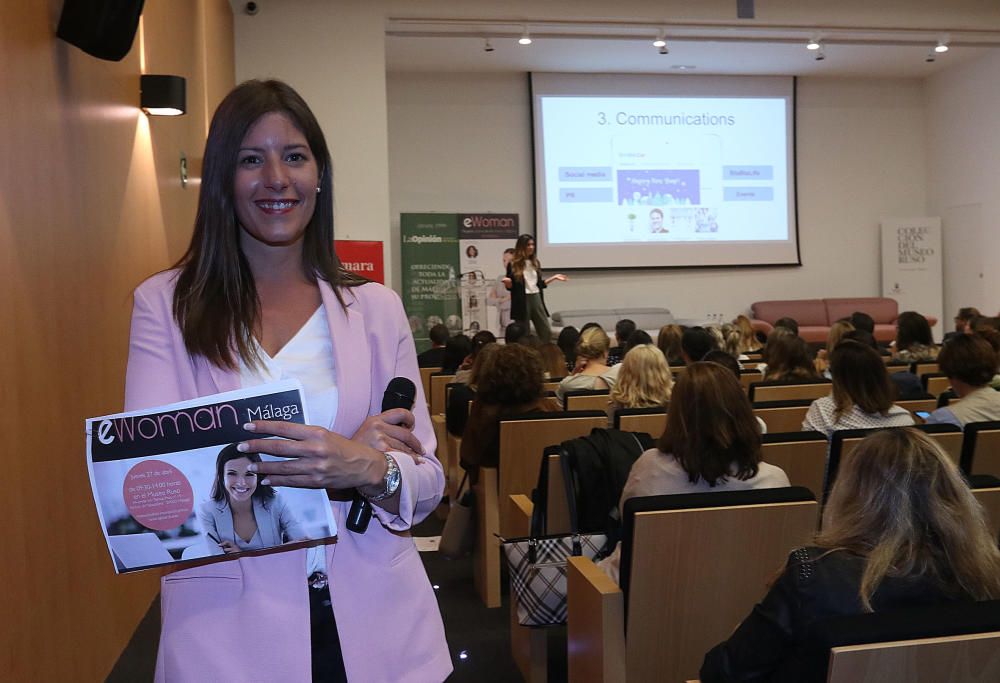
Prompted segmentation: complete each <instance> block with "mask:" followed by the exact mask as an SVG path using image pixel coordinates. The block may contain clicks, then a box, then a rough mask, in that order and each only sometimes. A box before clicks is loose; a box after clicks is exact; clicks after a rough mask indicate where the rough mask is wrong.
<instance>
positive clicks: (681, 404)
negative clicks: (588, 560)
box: [600, 362, 788, 582]
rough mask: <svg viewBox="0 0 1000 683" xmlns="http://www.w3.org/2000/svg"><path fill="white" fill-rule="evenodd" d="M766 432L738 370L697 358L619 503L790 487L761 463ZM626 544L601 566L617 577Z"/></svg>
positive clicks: (679, 382)
mask: <svg viewBox="0 0 1000 683" xmlns="http://www.w3.org/2000/svg"><path fill="white" fill-rule="evenodd" d="M760 442H761V439H760V431H759V430H758V428H757V421H756V420H755V419H754V416H753V412H752V411H751V409H750V402H749V401H748V400H747V397H746V394H744V393H743V388H742V387H741V386H740V383H739V381H738V380H737V379H736V378H735V377H733V373H732V372H730V371H729V370H727V369H726V368H724V367H723V366H721V365H718V364H716V363H706V362H700V363H692V364H690V365H688V367H687V370H685V371H684V374H682V375H681V376H680V378H678V380H677V383H676V384H675V385H674V390H673V394H672V395H671V397H670V410H668V411H667V428H666V430H665V431H664V432H663V435H662V436H661V437H660V440H659V441H658V442H657V444H656V448H652V449H650V450H648V451H646V452H645V453H643V454H642V455H640V456H639V459H638V460H636V461H635V464H633V465H632V469H631V471H630V472H629V475H628V480H627V481H626V482H625V488H624V489H623V490H622V496H621V501H620V503H619V508H620V509H621V508H624V506H625V501H626V500H628V499H629V498H637V497H639V496H662V495H667V494H672V493H704V492H708V491H743V490H746V489H762V488H777V487H781V486H788V477H787V476H786V475H785V473H784V471H782V470H781V469H780V468H778V467H775V466H774V465H769V464H767V463H765V462H761V459H760V453H761V450H760ZM620 553H621V548H620V546H619V547H616V548H615V549H614V552H612V553H611V555H609V556H608V557H607V558H606V559H604V560H602V561H601V562H600V566H601V568H602V569H604V571H606V572H607V573H608V575H609V576H610V577H611V578H613V579H614V580H615V581H616V582H617V581H618V565H619V561H620V557H621V555H620Z"/></svg>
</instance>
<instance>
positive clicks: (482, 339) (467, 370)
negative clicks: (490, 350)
mask: <svg viewBox="0 0 1000 683" xmlns="http://www.w3.org/2000/svg"><path fill="white" fill-rule="evenodd" d="M496 340H497V337H496V335H495V334H493V333H492V332H490V331H489V330H483V331H482V332H477V333H476V334H475V335H473V337H472V341H471V343H470V347H469V354H468V355H467V356H466V357H465V359H464V360H463V361H462V364H461V365H459V366H458V370H457V371H456V372H455V381H456V382H458V383H460V384H468V383H469V378H470V377H471V376H472V365H473V363H475V362H476V356H477V355H478V354H479V352H480V351H482V350H483V348H484V347H486V346H488V345H490V344H495V343H496Z"/></svg>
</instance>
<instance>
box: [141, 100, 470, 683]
mask: <svg viewBox="0 0 1000 683" xmlns="http://www.w3.org/2000/svg"><path fill="white" fill-rule="evenodd" d="M330 168H331V166H330V157H329V153H328V151H327V147H326V143H325V141H324V140H323V136H322V132H321V131H320V129H319V125H318V123H317V122H316V120H315V117H313V115H312V113H311V112H310V111H309V109H308V107H307V105H306V104H305V102H303V101H302V100H301V98H300V97H299V96H298V95H297V93H295V92H294V91H293V90H292V89H291V88H290V87H288V86H287V85H285V84H283V83H280V82H276V81H266V82H259V81H251V82H247V83H244V84H242V85H240V86H238V87H237V88H236V89H235V90H234V91H233V92H231V93H230V94H229V95H228V96H227V97H226V99H225V100H224V101H223V102H222V104H220V106H219V109H218V110H217V111H216V114H215V116H214V117H213V120H212V126H211V129H210V131H209V136H208V141H207V144H206V150H205V162H204V172H203V180H202V186H201V194H200V197H199V206H198V217H197V219H196V225H195V231H194V235H193V237H192V243H191V246H190V247H189V249H188V252H187V254H186V255H185V256H184V258H182V260H181V262H180V263H179V265H178V267H177V268H176V269H174V270H170V271H166V272H162V273H159V274H157V275H154V276H153V277H151V278H149V279H148V280H147V281H146V282H144V283H143V284H142V285H140V286H139V287H138V288H137V289H136V291H135V302H134V310H133V315H132V328H131V337H130V344H129V360H128V369H127V374H126V392H125V393H126V397H125V403H126V409H127V410H134V409H140V408H147V407H150V406H154V405H158V404H163V403H169V402H175V401H181V400H185V399H191V398H195V397H198V396H203V395H206V394H212V393H217V392H223V391H230V390H234V389H238V388H240V387H241V386H242V382H243V378H245V377H246V376H247V375H248V373H253V372H254V371H255V369H256V368H259V367H260V365H262V364H263V362H264V360H263V359H265V358H272V357H275V356H276V354H278V352H279V351H280V350H281V348H282V347H284V346H285V345H286V344H288V343H289V342H291V341H292V340H293V339H294V337H295V336H296V334H297V333H298V332H299V331H300V330H301V329H302V328H304V327H305V324H306V321H307V320H311V319H312V316H314V315H316V314H318V313H320V312H322V313H325V317H326V319H327V322H328V325H327V327H328V328H329V330H328V331H329V339H328V340H326V341H327V343H328V344H329V343H331V342H332V353H331V356H332V357H330V358H323V359H320V360H322V361H323V362H324V363H326V365H325V366H324V367H330V366H331V365H332V370H331V372H332V373H333V375H332V376H333V378H334V379H335V382H334V383H335V386H336V389H337V394H338V397H337V399H336V401H335V406H336V407H335V415H334V417H333V419H332V423H331V424H329V425H328V428H322V427H319V426H304V425H293V426H291V427H289V426H287V425H284V426H279V425H277V424H276V423H272V422H266V421H262V422H257V423H254V424H255V426H256V431H257V432H258V433H261V434H279V433H280V435H282V436H286V437H287V438H289V439H290V440H289V441H287V442H285V443H284V445H282V446H281V447H280V448H279V447H278V446H276V445H275V442H273V441H272V442H269V444H267V445H265V443H264V442H262V441H261V440H254V439H250V440H248V441H247V442H246V444H247V445H246V447H245V448H246V450H247V451H249V452H258V451H264V450H266V451H267V452H270V453H275V454H279V455H287V456H290V457H292V458H293V459H292V460H291V461H289V462H286V463H267V462H263V463H260V464H259V465H257V467H258V469H259V475H260V477H261V481H262V482H263V483H270V484H273V485H277V486H289V485H295V486H306V487H312V488H326V489H328V492H329V494H330V498H331V506H332V509H333V513H334V516H335V518H336V521H337V526H338V530H339V536H338V539H337V541H336V542H335V543H331V544H329V545H327V546H325V550H326V571H327V574H328V576H329V591H330V597H331V602H332V608H333V611H334V612H335V613H336V615H337V619H336V632H337V634H338V635H339V643H340V648H341V651H342V653H343V670H344V672H346V676H347V679H348V680H350V681H363V682H365V683H369V682H371V683H378V682H382V681H384V682H386V683H389V682H407V681H412V682H414V683H417V682H420V683H423V682H425V681H441V680H444V679H445V678H446V677H447V676H448V674H449V673H450V672H451V670H452V666H451V658H450V656H449V653H448V647H447V643H446V642H445V639H444V628H443V625H442V622H441V615H440V612H439V610H438V606H437V601H436V599H435V596H434V593H433V590H432V589H431V586H430V583H429V581H428V580H427V576H426V573H425V572H424V568H423V565H422V563H421V561H420V558H419V556H418V553H417V550H416V548H415V546H414V544H413V540H412V538H411V537H410V534H409V529H410V528H411V527H412V525H413V524H416V523H417V522H419V521H420V520H421V519H423V518H424V517H426V516H427V515H428V514H429V513H430V512H431V511H432V510H433V509H434V508H435V507H436V506H437V504H438V502H439V500H440V498H441V494H442V490H443V485H444V476H443V472H442V468H441V464H440V463H439V462H438V460H437V459H436V458H435V457H434V448H435V440H434V436H433V430H432V428H431V424H430V418H429V415H428V413H427V408H426V403H425V400H424V397H423V394H422V391H421V390H420V382H419V371H418V370H417V361H416V353H415V350H414V345H413V340H412V336H411V334H410V330H409V326H408V324H407V319H406V315H405V313H404V311H403V308H402V305H401V302H400V301H399V298H398V297H397V296H396V295H395V293H393V292H392V291H391V290H388V289H386V288H385V287H382V286H381V285H378V284H374V283H360V282H358V281H357V280H355V279H352V278H351V277H350V276H349V275H347V274H345V273H343V272H342V271H341V270H340V269H339V264H338V262H337V261H336V256H335V255H334V254H333V248H332V245H333V219H332V217H333V206H332V201H331V192H332V179H331V177H330ZM322 332H323V333H324V334H321V335H320V336H322V337H324V338H325V330H323V331H322ZM397 376H404V377H408V378H410V379H411V380H412V381H413V382H414V384H415V385H416V386H417V396H416V400H415V402H414V408H413V412H412V413H411V412H410V411H406V410H402V409H395V410H391V411H387V412H385V413H382V412H381V401H382V394H383V391H384V390H385V387H386V385H387V384H388V383H389V381H390V380H391V379H392V378H393V377H397ZM279 450H280V451H281V452H280V453H279ZM352 489H358V490H359V491H360V492H361V493H362V494H363V495H365V496H366V497H367V498H368V499H369V500H370V501H371V506H372V510H373V513H374V519H373V521H372V523H371V524H370V525H369V527H368V530H367V532H366V533H363V534H361V533H353V532H350V531H348V530H347V528H346V517H347V512H348V509H349V508H350V506H351V495H352V493H353V491H352ZM306 557H307V551H305V550H291V551H285V552H279V553H275V554H270V555H263V556H258V557H243V558H240V559H237V560H233V561H230V562H220V563H216V564H211V565H206V566H202V567H196V568H193V569H186V570H182V571H178V572H174V573H172V574H169V575H167V576H166V577H164V579H163V582H162V593H161V596H162V597H161V605H162V614H163V617H162V619H163V624H162V632H161V636H160V649H159V655H158V657H157V664H156V680H157V681H208V680H217V681H303V682H305V681H310V680H311V679H312V676H313V670H312V668H311V666H312V665H311V657H312V652H313V650H312V647H315V644H311V638H312V633H311V627H310V597H309V591H310V590H311V589H310V588H309V587H308V586H307V583H306V575H307V568H306V562H307V560H306ZM311 645H312V647H311ZM320 646H321V649H323V648H325V647H326V644H320ZM338 666H339V664H338Z"/></svg>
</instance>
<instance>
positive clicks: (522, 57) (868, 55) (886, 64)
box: [386, 35, 998, 78]
mask: <svg viewBox="0 0 1000 683" xmlns="http://www.w3.org/2000/svg"><path fill="white" fill-rule="evenodd" d="M490 42H491V44H492V46H493V48H494V49H493V51H492V52H485V51H484V49H483V48H484V39H483V38H472V37H462V36H438V37H423V36H421V37H404V36H393V35H388V36H387V37H386V68H387V69H388V70H389V71H436V72H449V71H477V72H483V71H486V72H489V71H494V72H496V71H517V72H528V71H565V72H581V73H600V72H604V73H678V72H680V70H679V69H677V67H678V66H692V67H695V69H694V70H693V72H694V73H699V74H732V75H787V76H838V77H845V76H852V77H859V76H867V77H878V78H923V77H926V76H930V75H932V74H935V73H937V72H939V71H942V70H944V69H947V68H949V67H950V66H953V65H955V64H958V63H960V62H962V61H965V60H969V59H973V58H975V57H977V56H979V55H982V54H984V53H985V52H986V51H987V50H995V49H998V48H990V47H963V46H958V47H953V48H952V49H950V50H949V51H948V52H947V53H945V54H941V55H936V60H935V61H934V62H930V63H929V62H927V61H926V58H927V55H928V53H929V52H930V48H931V46H930V45H928V46H922V45H858V44H833V45H826V46H824V48H823V52H824V53H825V57H826V58H825V59H823V60H822V61H817V60H816V59H815V53H813V52H810V51H809V50H806V48H805V44H804V43H803V42H800V43H795V44H792V43H767V42H720V41H683V42H682V41H672V40H669V38H668V48H669V51H670V52H669V54H666V55H661V54H659V53H658V52H657V48H655V47H653V46H652V45H651V43H650V41H649V40H643V39H632V40H623V39H612V38H598V39H593V38H569V37H558V38H541V39H539V38H536V39H535V40H534V42H533V43H532V44H531V45H527V46H522V45H518V44H517V40H516V38H514V37H500V38H492V39H491V41H490Z"/></svg>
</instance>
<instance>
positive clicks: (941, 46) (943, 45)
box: [934, 38, 948, 53]
mask: <svg viewBox="0 0 1000 683" xmlns="http://www.w3.org/2000/svg"><path fill="white" fill-rule="evenodd" d="M934 51H935V52H937V53H942V52H947V51H948V41H947V39H944V38H942V39H941V40H939V41H938V44H937V45H936V46H935V47H934Z"/></svg>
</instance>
